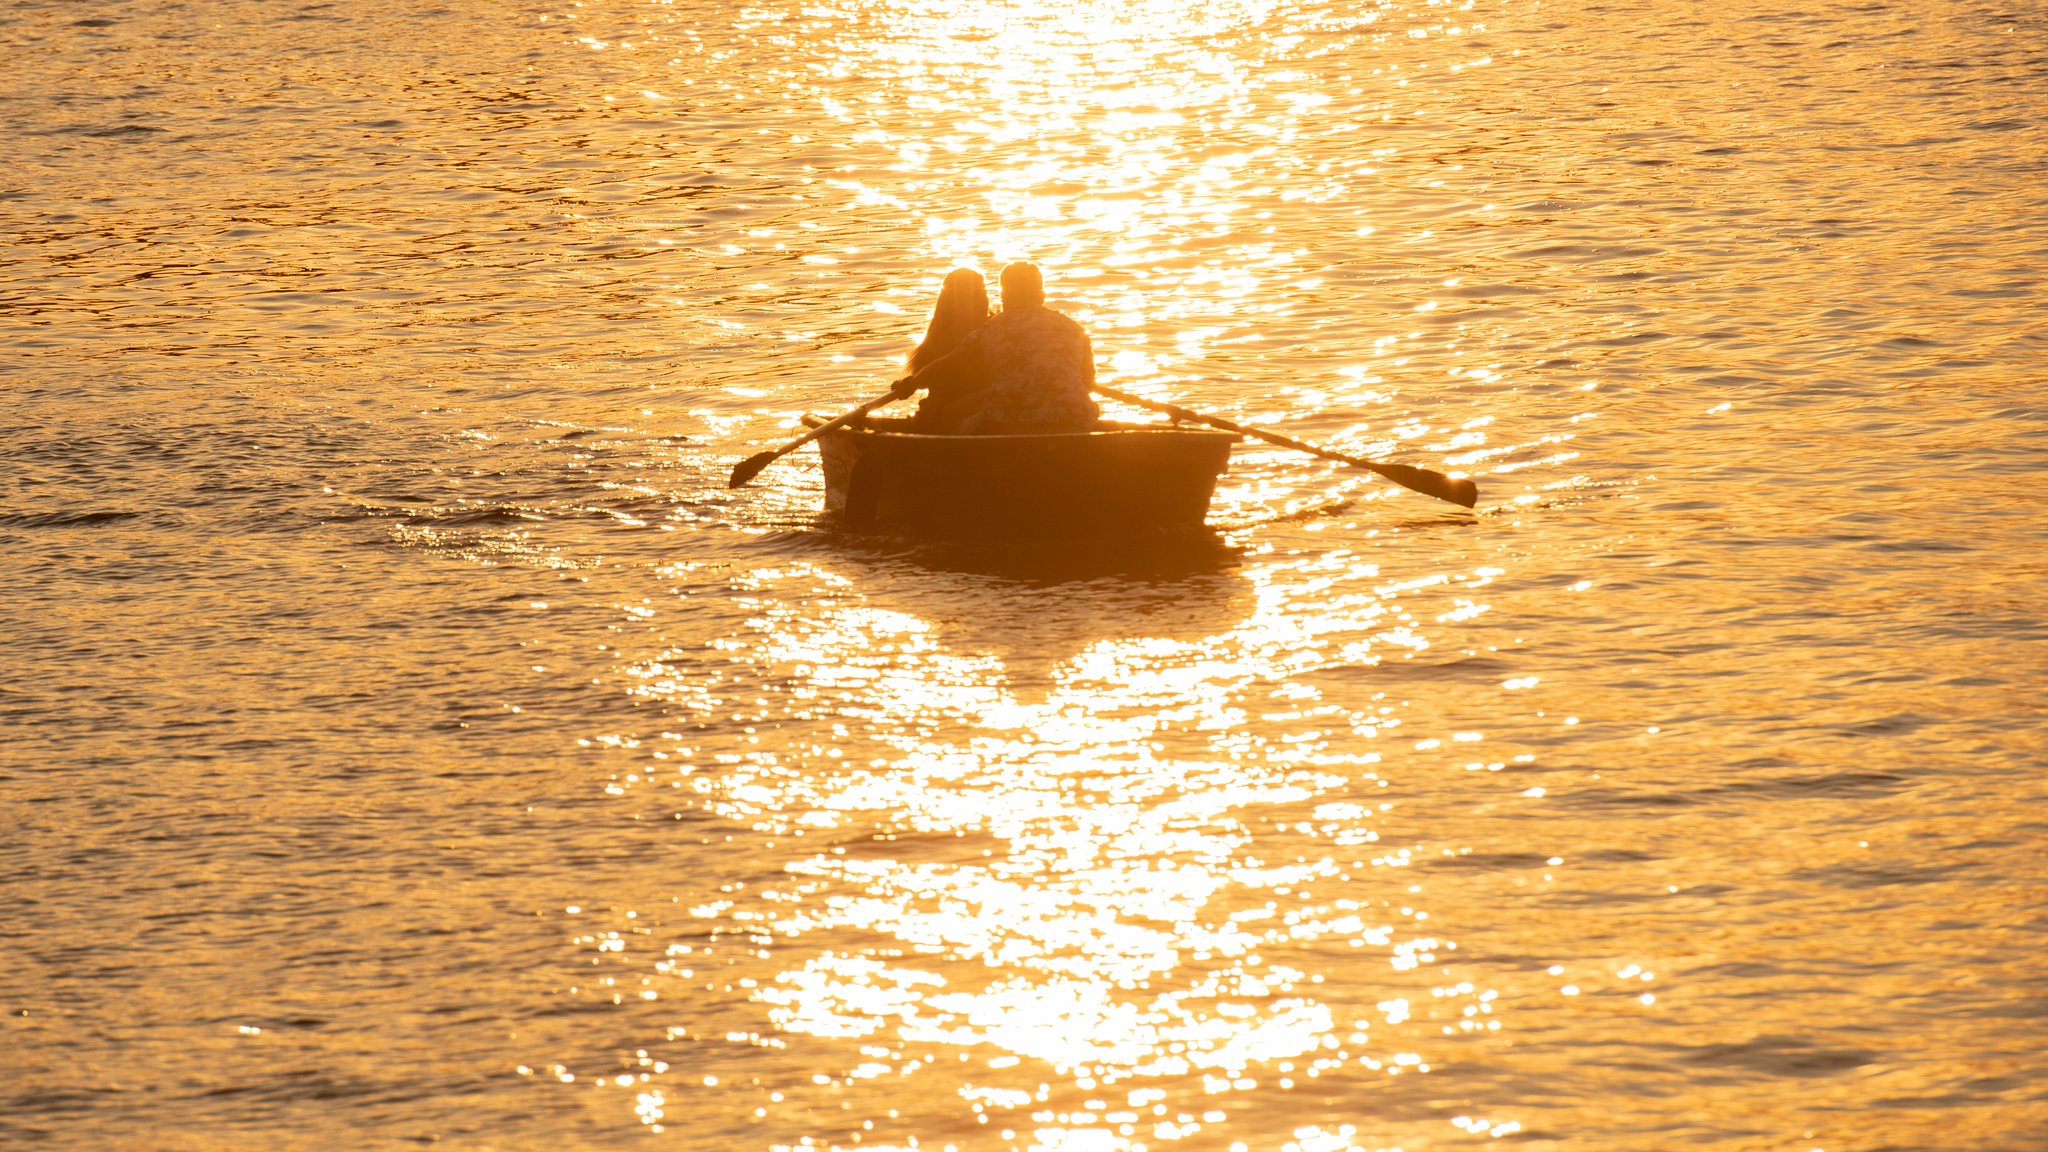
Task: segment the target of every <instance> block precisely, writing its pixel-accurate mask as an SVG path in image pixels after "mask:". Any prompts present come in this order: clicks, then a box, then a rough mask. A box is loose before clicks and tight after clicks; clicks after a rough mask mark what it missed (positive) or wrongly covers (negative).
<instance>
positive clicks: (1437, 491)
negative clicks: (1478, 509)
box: [1373, 464, 1479, 508]
mask: <svg viewBox="0 0 2048 1152" xmlns="http://www.w3.org/2000/svg"><path fill="white" fill-rule="evenodd" d="M1373 471H1375V472H1378V473H1379V474H1380V475H1382V476H1385V477H1386V478H1387V479H1389V480H1392V481H1393V482H1394V483H1396V484H1399V485H1400V486H1401V487H1403V488H1408V489H1411V490H1413V491H1416V492H1420V493H1422V494H1423V495H1424V496H1434V497H1436V498H1437V499H1439V500H1448V501H1449V502H1451V503H1453V504H1458V505H1462V506H1464V507H1466V508H1470V507H1472V506H1474V505H1476V504H1478V503H1479V485H1477V484H1474V483H1473V482H1472V481H1470V480H1464V479H1460V478H1458V477H1456V476H1446V475H1444V474H1443V473H1441V472H1432V471H1430V470H1429V469H1427V468H1416V467H1413V466H1411V465H1408V464H1375V465H1373Z"/></svg>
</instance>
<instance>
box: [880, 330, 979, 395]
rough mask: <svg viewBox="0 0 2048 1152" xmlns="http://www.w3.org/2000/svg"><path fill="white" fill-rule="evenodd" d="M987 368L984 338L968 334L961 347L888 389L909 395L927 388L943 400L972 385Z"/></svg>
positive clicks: (898, 393)
mask: <svg viewBox="0 0 2048 1152" xmlns="http://www.w3.org/2000/svg"><path fill="white" fill-rule="evenodd" d="M986 371H987V357H986V356H985V355H983V353H982V350H981V341H979V340H977V339H975V338H974V337H973V336H969V337H968V338H967V339H966V340H964V341H962V342H961V344H960V346H959V347H958V348H955V349H953V350H952V351H951V352H948V353H946V354H945V355H944V356H941V357H939V358H938V359H937V360H934V361H932V362H931V363H929V364H927V365H925V366H924V367H922V368H920V369H918V370H917V371H915V372H913V373H911V374H910V375H908V376H905V377H903V378H902V379H900V380H898V381H896V382H895V383H894V384H891V385H890V386H889V389H890V391H892V392H894V393H896V394H897V395H898V396H909V395H911V394H912V393H914V392H916V391H917V390H918V389H920V388H928V389H930V390H931V394H932V395H933V396H937V397H940V398H941V399H943V398H945V397H947V396H950V395H951V394H952V393H954V392H956V391H959V390H960V389H962V388H971V387H972V386H973V383H974V381H975V380H977V379H979V378H980V377H982V376H983V375H985V374H986Z"/></svg>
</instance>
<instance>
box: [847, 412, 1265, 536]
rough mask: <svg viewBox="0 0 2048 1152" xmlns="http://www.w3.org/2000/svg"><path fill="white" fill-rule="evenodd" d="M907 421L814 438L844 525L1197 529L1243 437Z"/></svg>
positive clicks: (1128, 531) (947, 532) (1003, 531)
mask: <svg viewBox="0 0 2048 1152" xmlns="http://www.w3.org/2000/svg"><path fill="white" fill-rule="evenodd" d="M807 419H808V422H810V423H812V425H813V426H816V424H817V423H818V420H817V418H815V417H811V418H807ZM906 424H907V422H906V421H900V420H886V419H880V418H872V417H871V418H869V419H867V420H866V421H864V422H863V424H862V426H860V427H851V426H849V427H842V428H837V429H834V430H832V431H830V432H827V433H826V434H825V435H823V436H821V437H819V438H818V440H817V444H818V454H819V456H820V458H821V459H822V460H823V463H824V469H825V507H826V509H827V510H828V511H832V512H837V513H839V515H840V516H841V519H842V523H843V524H844V525H845V526H846V527H848V528H850V529H853V530H855V531H873V532H893V533H905V534H911V535H918V536H932V537H943V538H950V539H1013V538H1041V539H1042V538H1047V537H1098V538H1099V537H1116V536H1125V535H1141V534H1158V533H1170V534H1182V533H1192V532H1200V531H1202V530H1203V528H1204V521H1205V520H1206V519H1207V517H1208V514H1209V501H1210V499H1211V497H1213V496H1214V495H1215V492H1216V479H1217V477H1218V476H1220V475H1222V473H1223V470H1224V469H1225V468H1226V467H1228V465H1229V463H1230V448H1231V445H1233V444H1235V443H1236V442H1237V441H1238V439H1239V437H1237V436H1235V435H1232V434H1230V433H1227V432H1209V431H1195V430H1190V429H1183V428H1171V427H1167V426H1164V425H1157V426H1152V425H1129V424H1109V423H1105V424H1103V425H1101V426H1099V428H1098V430H1096V431H1090V432H1063V433H1050V434H1040V435H1003V436H931V435H923V434H918V433H913V432H910V431H908V430H907V427H906Z"/></svg>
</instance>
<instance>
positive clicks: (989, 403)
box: [894, 262, 1102, 436]
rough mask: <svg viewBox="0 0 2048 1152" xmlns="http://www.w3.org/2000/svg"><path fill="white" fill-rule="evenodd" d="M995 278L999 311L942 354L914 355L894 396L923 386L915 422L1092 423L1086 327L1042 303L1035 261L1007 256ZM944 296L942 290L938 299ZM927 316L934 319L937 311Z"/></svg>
mask: <svg viewBox="0 0 2048 1152" xmlns="http://www.w3.org/2000/svg"><path fill="white" fill-rule="evenodd" d="M956 275H957V273H956ZM951 279H952V277H950V276H949V277H948V281H949V283H950V281H951ZM977 279H978V278H977ZM997 283H998V284H999V285H1000V286H1001V288H1002V295H1003V309H1002V311H1001V312H998V313H996V314H995V315H994V316H991V317H989V319H988V321H987V322H986V323H984V324H982V325H981V326H980V327H978V328H975V329H974V330H973V331H971V332H969V333H967V335H966V336H965V337H964V338H962V339H961V340H960V344H959V347H957V348H955V349H953V350H952V351H951V352H948V353H946V354H945V355H944V356H941V357H939V358H938V359H936V360H931V361H929V362H927V363H924V364H922V365H919V364H917V362H916V359H915V357H913V361H912V365H913V369H914V370H913V371H912V373H911V374H910V375H909V376H905V377H904V378H903V379H901V380H898V381H897V382H896V383H895V386H894V391H895V392H896V394H897V395H899V396H909V395H911V394H913V393H915V392H917V391H918V390H919V389H924V390H926V391H927V395H926V397H925V399H924V401H923V402H921V403H920V404H919V405H918V406H917V419H916V424H915V425H914V426H915V428H916V429H917V431H919V432H941V433H965V434H980V435H984V436H986V435H1000V434H1003V433H1024V432H1079V431H1086V430H1087V429H1089V428H1091V427H1093V426H1094V425H1095V420H1096V417H1098V416H1100V415H1101V414H1102V413H1101V409H1100V408H1098V407H1096V404H1095V398H1094V396H1092V395H1091V394H1090V392H1091V390H1092V389H1093V388H1094V387H1095V348H1094V345H1092V344H1091V343H1090V342H1089V340H1088V333H1087V332H1085V331H1083V330H1082V328H1081V326H1080V325H1079V324H1076V323H1075V322H1074V321H1073V319H1072V318H1070V317H1068V316H1066V315H1063V314H1062V313H1059V312H1056V311H1054V310H1053V309H1051V308H1048V307H1046V306H1045V281H1044V278H1043V276H1042V275H1041V274H1040V273H1039V271H1038V266H1037V265H1036V264H1028V263H1021V262H1020V263H1016V264H1012V265H1010V266H1009V267H1007V268H1004V269H1003V271H1002V273H1001V275H1000V276H998V277H997ZM964 287H965V286H964V285H963V288H964ZM945 300H946V297H945V294H944V292H941V294H940V301H941V304H942V305H943V304H944V303H945ZM932 321H933V326H934V327H936V326H937V325H938V316H937V314H936V313H935V314H934V316H933V318H932ZM930 339H931V336H930V333H927V336H926V341H927V343H929V342H930Z"/></svg>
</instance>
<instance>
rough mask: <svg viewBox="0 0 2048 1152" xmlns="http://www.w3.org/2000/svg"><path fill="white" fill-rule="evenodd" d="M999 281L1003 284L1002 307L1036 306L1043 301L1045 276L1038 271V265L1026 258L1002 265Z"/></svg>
mask: <svg viewBox="0 0 2048 1152" xmlns="http://www.w3.org/2000/svg"><path fill="white" fill-rule="evenodd" d="M999 282H1000V283H1001V284H1002V286H1003V307H1004V308H1008V309H1017V308H1036V307H1038V306H1039V305H1040V304H1043V303H1045V277H1044V276H1042V275H1041V274H1040V273H1039V271H1038V265H1036V264H1033V263H1031V262H1029V261H1026V260H1019V261H1017V262H1016V263H1015V264H1011V265H1008V266H1006V267H1004V269H1003V271H1002V275H1001V277H1000V278H999Z"/></svg>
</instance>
